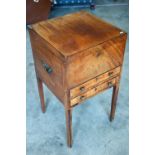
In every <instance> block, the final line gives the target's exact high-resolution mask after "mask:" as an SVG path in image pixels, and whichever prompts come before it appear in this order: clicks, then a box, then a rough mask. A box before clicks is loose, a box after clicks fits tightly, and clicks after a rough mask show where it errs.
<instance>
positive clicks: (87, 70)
mask: <svg viewBox="0 0 155 155" xmlns="http://www.w3.org/2000/svg"><path fill="white" fill-rule="evenodd" d="M124 47H125V38H124V36H122V38H121V37H118V38H115V39H113V40H109V41H107V42H105V43H103V44H100V45H98V46H96V47H92V48H89V49H87V50H85V51H82V52H80V53H78V54H75V55H73V56H71V57H70V58H69V60H68V62H69V64H68V71H67V81H68V86H69V88H73V87H75V86H77V85H79V84H81V83H84V82H86V81H88V80H90V79H92V78H94V77H96V76H98V75H101V74H104V73H106V72H107V71H109V70H111V69H114V68H116V67H118V66H121V65H122V62H123V55H124ZM75 75H76V76H75Z"/></svg>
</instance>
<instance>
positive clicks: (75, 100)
mask: <svg viewBox="0 0 155 155" xmlns="http://www.w3.org/2000/svg"><path fill="white" fill-rule="evenodd" d="M117 80H118V77H116V78H113V79H111V80H108V81H107V82H104V83H101V84H100V85H98V86H96V87H94V88H92V89H90V90H89V91H87V92H85V93H83V94H81V95H79V96H77V97H75V98H73V99H71V101H70V105H71V106H75V105H76V104H78V103H80V102H82V101H84V100H86V99H88V98H89V97H92V96H94V95H96V94H98V93H99V92H101V91H103V90H105V89H107V88H111V87H112V86H113V85H115V83H116V82H117Z"/></svg>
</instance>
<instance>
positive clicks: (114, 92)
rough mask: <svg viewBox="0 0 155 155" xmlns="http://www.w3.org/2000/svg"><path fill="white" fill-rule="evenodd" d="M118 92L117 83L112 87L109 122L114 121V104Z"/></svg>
mask: <svg viewBox="0 0 155 155" xmlns="http://www.w3.org/2000/svg"><path fill="white" fill-rule="evenodd" d="M118 91H119V83H117V84H116V85H115V86H114V87H113V94H112V102H111V113H110V121H112V120H113V119H114V116H115V110H116V102H117V96H118Z"/></svg>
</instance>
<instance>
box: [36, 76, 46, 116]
mask: <svg viewBox="0 0 155 155" xmlns="http://www.w3.org/2000/svg"><path fill="white" fill-rule="evenodd" d="M37 83H38V91H39V96H40V102H41V109H42V112H43V113H44V112H45V109H46V106H45V102H44V92H43V83H42V80H41V79H40V78H39V77H37Z"/></svg>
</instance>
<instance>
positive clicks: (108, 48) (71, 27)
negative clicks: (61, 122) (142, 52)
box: [29, 11, 127, 147]
mask: <svg viewBox="0 0 155 155" xmlns="http://www.w3.org/2000/svg"><path fill="white" fill-rule="evenodd" d="M29 32H30V39H31V46H32V51H33V58H34V64H35V71H36V77H37V81H38V89H39V95H40V101H41V108H42V111H43V112H45V103H44V95H43V86H42V83H44V84H45V85H46V86H47V87H48V88H49V89H50V90H51V91H52V92H53V93H54V94H55V96H56V97H57V98H58V99H59V100H60V101H61V103H62V104H63V105H64V108H65V112H66V128H67V129H66V130H67V144H68V146H69V147H71V146H72V109H73V107H75V106H77V105H79V104H81V103H82V102H83V101H84V100H86V99H88V98H90V97H92V96H95V95H97V94H98V93H100V92H102V91H104V90H106V89H108V88H111V87H113V95H112V103H111V113H110V121H112V120H113V118H114V114H115V109H116V100H117V95H118V90H119V81H120V76H121V70H122V64H123V57H124V50H125V44H126V38H127V34H126V33H125V32H124V31H123V30H121V29H119V28H117V27H115V26H113V25H111V24H109V23H107V22H105V21H103V20H101V19H99V18H97V17H96V16H94V15H92V14H90V13H88V12H85V11H80V12H76V13H72V14H68V15H65V16H62V17H58V18H54V19H50V20H46V21H42V22H39V23H36V24H33V25H31V26H30V27H29Z"/></svg>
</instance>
